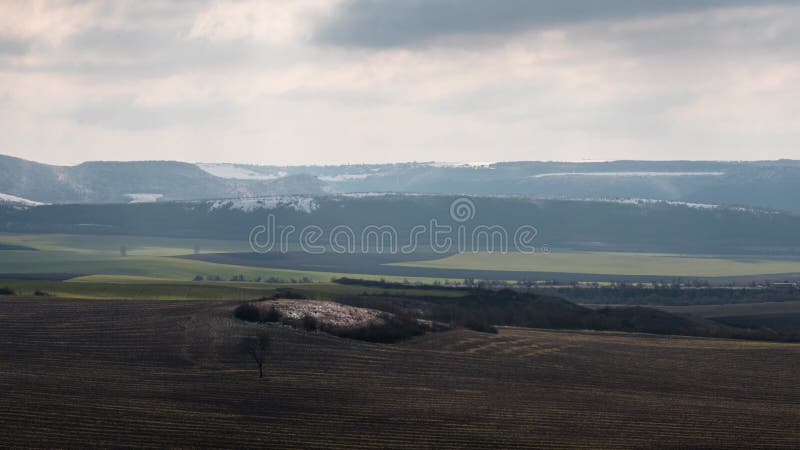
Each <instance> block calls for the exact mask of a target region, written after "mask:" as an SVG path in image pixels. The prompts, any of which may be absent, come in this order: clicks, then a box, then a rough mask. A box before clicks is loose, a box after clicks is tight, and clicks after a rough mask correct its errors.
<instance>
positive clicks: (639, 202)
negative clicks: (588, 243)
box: [571, 198, 779, 214]
mask: <svg viewBox="0 0 800 450" xmlns="http://www.w3.org/2000/svg"><path fill="white" fill-rule="evenodd" d="M571 200H577V201H582V202H600V203H617V204H622V205H636V206H649V205H668V206H681V207H684V208H691V209H702V210H715V209H719V210H725V211H736V212H747V213H763V214H779V212H778V211H769V210H764V209H756V208H745V207H742V206H729V205H715V204H710V203H695V202H681V201H675V200H657V199H652V198H580V199H571Z"/></svg>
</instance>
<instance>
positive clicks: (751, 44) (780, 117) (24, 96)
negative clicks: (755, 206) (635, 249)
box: [0, 0, 800, 164]
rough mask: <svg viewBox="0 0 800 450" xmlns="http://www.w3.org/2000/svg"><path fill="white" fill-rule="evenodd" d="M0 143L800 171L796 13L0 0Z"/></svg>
mask: <svg viewBox="0 0 800 450" xmlns="http://www.w3.org/2000/svg"><path fill="white" fill-rule="evenodd" d="M0 153H2V154H10V155H14V156H19V157H23V158H28V159H34V160H37V161H42V162H49V163H59V164H73V163H78V162H82V161H86V160H134V159H135V160H142V159H159V160H163V159H173V160H183V161H204V162H247V163H257V164H312V163H328V164H330V163H357V162H393V161H454V162H484V161H507V160H573V161H574V160H577V161H580V160H608V159H737V160H738V159H776V158H795V159H800V1H786V0H784V1H779V0H778V1H768V0H639V1H637V0H586V1H577V0H552V1H546V0H503V1H489V0H352V1H349V0H295V1H290V0H280V1H265V0H260V1H241V2H201V1H192V2H188V1H186V2H178V1H166V0H164V1H157V0H153V1H138V0H137V1H130V2H125V1H109V2H94V1H87V2H80V1H64V2H58V1H42V2H39V1H33V0H25V1H20V2H16V1H10V0H4V1H1V2H0Z"/></svg>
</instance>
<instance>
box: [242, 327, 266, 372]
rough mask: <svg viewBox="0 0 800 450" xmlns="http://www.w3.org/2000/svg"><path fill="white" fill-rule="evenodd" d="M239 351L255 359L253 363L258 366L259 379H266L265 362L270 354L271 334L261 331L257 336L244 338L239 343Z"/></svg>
mask: <svg viewBox="0 0 800 450" xmlns="http://www.w3.org/2000/svg"><path fill="white" fill-rule="evenodd" d="M239 351H240V352H241V353H242V354H244V355H247V356H249V357H251V358H253V361H255V362H256V364H258V377H259V378H264V361H265V360H266V359H267V355H269V352H270V338H269V334H267V333H266V332H264V331H261V332H259V333H258V334H256V335H255V336H248V337H246V338H243V339H242V341H241V342H240V343H239Z"/></svg>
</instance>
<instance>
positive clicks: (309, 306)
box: [259, 300, 386, 328]
mask: <svg viewBox="0 0 800 450" xmlns="http://www.w3.org/2000/svg"><path fill="white" fill-rule="evenodd" d="M259 307H260V308H270V307H274V308H275V309H277V310H278V311H280V313H281V314H283V315H284V316H285V317H288V318H290V319H302V318H303V317H305V316H311V317H313V318H315V319H317V322H320V323H323V324H329V325H333V326H336V327H343V328H358V327H364V326H367V325H372V324H379V323H383V319H382V318H381V316H384V315H385V314H386V313H384V312H382V311H377V310H374V309H368V308H357V307H355V306H347V305H342V304H340V303H336V302H331V301H325V300H270V301H267V302H263V303H261V304H259Z"/></svg>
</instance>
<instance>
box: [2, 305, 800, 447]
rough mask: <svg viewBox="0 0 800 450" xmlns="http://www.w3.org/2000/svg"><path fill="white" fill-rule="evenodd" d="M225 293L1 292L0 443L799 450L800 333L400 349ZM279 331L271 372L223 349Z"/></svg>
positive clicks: (507, 341)
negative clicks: (104, 296)
mask: <svg viewBox="0 0 800 450" xmlns="http://www.w3.org/2000/svg"><path fill="white" fill-rule="evenodd" d="M235 306H236V303H231V302H224V301H191V302H186V301H183V302H177V301H168V300H161V301H142V300H138V301H90V300H62V299H55V298H46V299H41V298H40V299H19V298H3V299H2V300H0V343H2V345H0V447H112V446H148V447H152V446H159V447H204V446H205V447H212V446H213V447H229V448H243V447H256V446H258V447H280V448H287V447H328V448H336V447H346V448H353V447H358V448H369V447H432V448H446V447H472V448H475V447H502V448H513V447H527V448H530V447H538V448H548V447H552V448H559V447H561V448H575V447H583V448H586V447H595V448H602V447H608V448H621V447H636V448H642V447H738V448H755V447H770V448H780V447H783V448H798V447H800V427H798V426H797V424H798V423H800V385H799V384H798V383H797V374H798V373H800V345H796V344H778V343H766V342H751V341H728V340H713V339H697V338H684V337H670V336H652V335H636V334H623V333H598V332H560V331H543V330H531V329H518V328H503V329H501V330H500V333H499V334H498V335H490V334H480V333H475V332H469V331H463V330H460V331H453V332H446V333H437V334H429V335H426V336H424V337H422V338H418V339H414V340H411V341H407V342H404V343H402V344H397V345H384V344H370V343H364V342H358V341H350V340H344V339H340V338H335V337H332V336H329V335H325V334H321V333H311V334H309V333H305V332H303V331H299V330H294V329H290V328H287V327H279V326H267V325H254V324H245V323H241V322H238V321H236V320H234V319H232V318H231V311H232V309H233V308H234V307H235ZM260 328H264V329H267V330H269V331H270V333H271V335H272V337H273V349H274V352H273V355H272V356H271V357H270V359H269V360H268V363H267V376H268V378H267V379H266V380H261V379H259V378H258V377H257V376H256V374H257V372H256V370H255V367H254V365H253V364H252V363H251V362H250V361H248V360H247V359H245V358H244V357H242V356H240V355H238V354H237V353H236V352H234V350H233V348H234V344H235V342H236V341H237V339H238V337H240V336H242V335H249V334H252V333H254V332H255V330H257V329H260Z"/></svg>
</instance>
